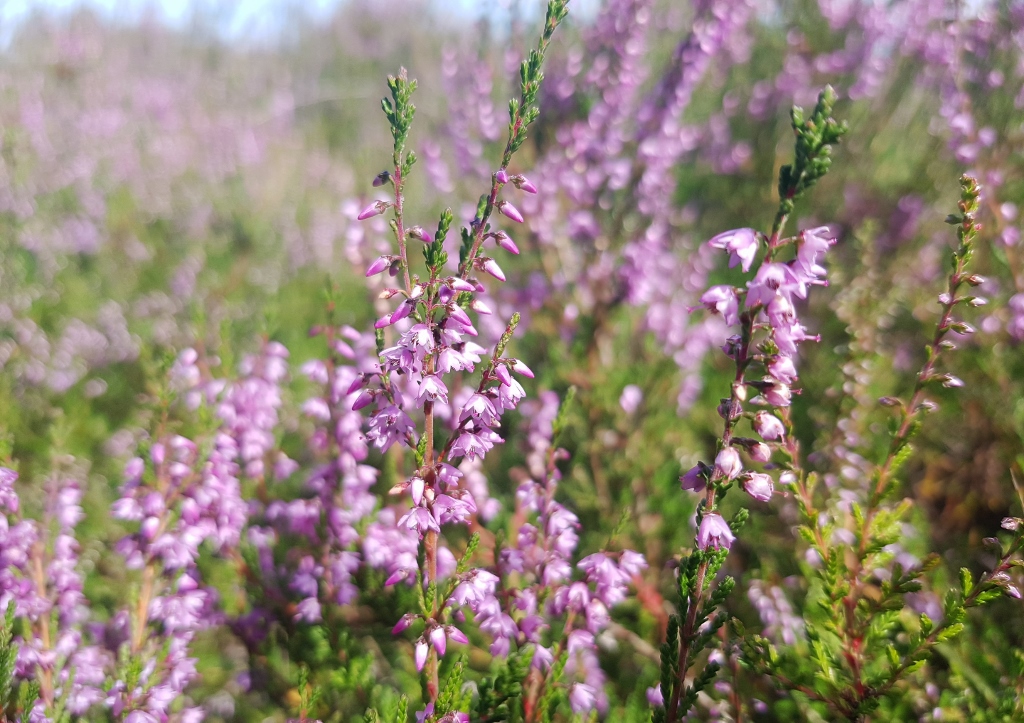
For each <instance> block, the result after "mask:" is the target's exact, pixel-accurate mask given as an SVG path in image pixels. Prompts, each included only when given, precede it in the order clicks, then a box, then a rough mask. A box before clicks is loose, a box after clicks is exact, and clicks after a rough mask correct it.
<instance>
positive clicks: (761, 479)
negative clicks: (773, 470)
mask: <svg viewBox="0 0 1024 723" xmlns="http://www.w3.org/2000/svg"><path fill="white" fill-rule="evenodd" d="M743 490H744V491H745V492H746V493H747V494H748V495H750V496H751V497H753V498H754V499H755V500H760V501H761V502H767V501H768V500H770V499H771V498H772V492H774V490H775V488H774V486H773V482H772V478H771V475H767V474H763V473H761V472H751V473H750V475H749V476H748V477H747V479H746V480H744V482H743Z"/></svg>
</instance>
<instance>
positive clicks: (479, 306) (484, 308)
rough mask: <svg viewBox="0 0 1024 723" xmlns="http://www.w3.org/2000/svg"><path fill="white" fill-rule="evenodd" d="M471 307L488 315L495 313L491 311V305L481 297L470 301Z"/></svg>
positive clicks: (479, 312)
mask: <svg viewBox="0 0 1024 723" xmlns="http://www.w3.org/2000/svg"><path fill="white" fill-rule="evenodd" d="M469 308H471V309H472V310H473V311H475V312H476V313H478V314H483V315H484V316H488V315H490V314H492V313H494V312H492V311H491V307H489V306H488V305H487V304H485V303H484V302H483V301H481V300H480V299H473V300H472V301H471V302H469Z"/></svg>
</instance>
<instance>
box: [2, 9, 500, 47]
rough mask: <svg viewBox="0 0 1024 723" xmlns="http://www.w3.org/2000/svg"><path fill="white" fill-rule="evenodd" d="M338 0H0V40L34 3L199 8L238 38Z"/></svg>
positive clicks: (170, 13) (179, 14) (173, 15)
mask: <svg viewBox="0 0 1024 723" xmlns="http://www.w3.org/2000/svg"><path fill="white" fill-rule="evenodd" d="M490 1H491V2H493V1H494V0H490ZM498 1H499V2H500V0H498ZM341 2H344V0H0V43H2V42H3V40H5V39H7V38H9V36H10V32H11V28H12V27H13V26H14V25H16V24H17V22H18V20H19V19H22V18H24V17H25V16H26V15H28V14H29V13H30V12H31V11H32V10H33V9H34V8H44V9H46V10H48V11H53V12H57V13H61V12H69V11H73V10H75V9H77V8H79V7H81V6H82V5H86V6H89V7H92V8H95V9H96V10H98V11H100V12H101V13H103V14H105V15H108V16H110V17H114V18H118V19H122V20H132V19H134V18H138V17H139V16H141V15H144V14H147V13H152V12H155V13H156V14H157V16H158V17H160V18H162V19H164V20H165V21H167V22H169V23H171V24H172V25H184V24H186V23H187V22H188V20H189V19H190V18H192V17H193V14H194V13H195V12H196V11H197V10H198V11H200V12H201V13H202V14H203V15H206V16H208V17H211V18H217V25H218V27H220V29H221V31H222V32H223V33H224V35H225V36H226V37H228V38H237V37H241V36H247V37H252V36H254V35H255V36H261V35H262V36H267V35H270V36H273V35H274V34H275V29H276V28H278V27H279V26H280V24H281V21H282V19H283V18H284V17H286V16H287V14H288V10H289V9H292V10H293V11H294V9H296V8H301V12H303V13H304V14H305V15H306V16H307V17H311V18H320V17H326V16H328V15H330V14H331V13H332V12H333V11H334V10H335V8H337V6H338V5H339V4H340V3H341ZM482 2H486V0H445V1H444V2H443V4H442V3H441V2H439V3H438V4H439V6H443V7H445V8H446V9H454V10H455V11H456V12H459V13H464V14H465V15H466V17H467V18H470V17H473V16H474V14H475V12H474V9H475V8H476V7H478V6H479V5H481V4H482Z"/></svg>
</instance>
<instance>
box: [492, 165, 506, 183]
mask: <svg viewBox="0 0 1024 723" xmlns="http://www.w3.org/2000/svg"><path fill="white" fill-rule="evenodd" d="M494 180H495V181H497V182H498V183H501V184H506V183H508V171H506V170H505V169H504V168H499V169H498V170H497V172H495V174H494Z"/></svg>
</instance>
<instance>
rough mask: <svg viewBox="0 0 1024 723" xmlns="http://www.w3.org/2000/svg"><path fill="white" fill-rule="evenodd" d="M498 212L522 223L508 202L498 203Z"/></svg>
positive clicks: (515, 209)
mask: <svg viewBox="0 0 1024 723" xmlns="http://www.w3.org/2000/svg"><path fill="white" fill-rule="evenodd" d="M498 211H500V212H501V214H502V215H503V216H508V217H509V218H510V219H512V220H513V221H515V222H516V223H522V222H523V214H521V213H519V209H517V208H516V207H515V206H513V205H512V204H511V203H509V202H508V201H498ZM381 213H383V211H381Z"/></svg>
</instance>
